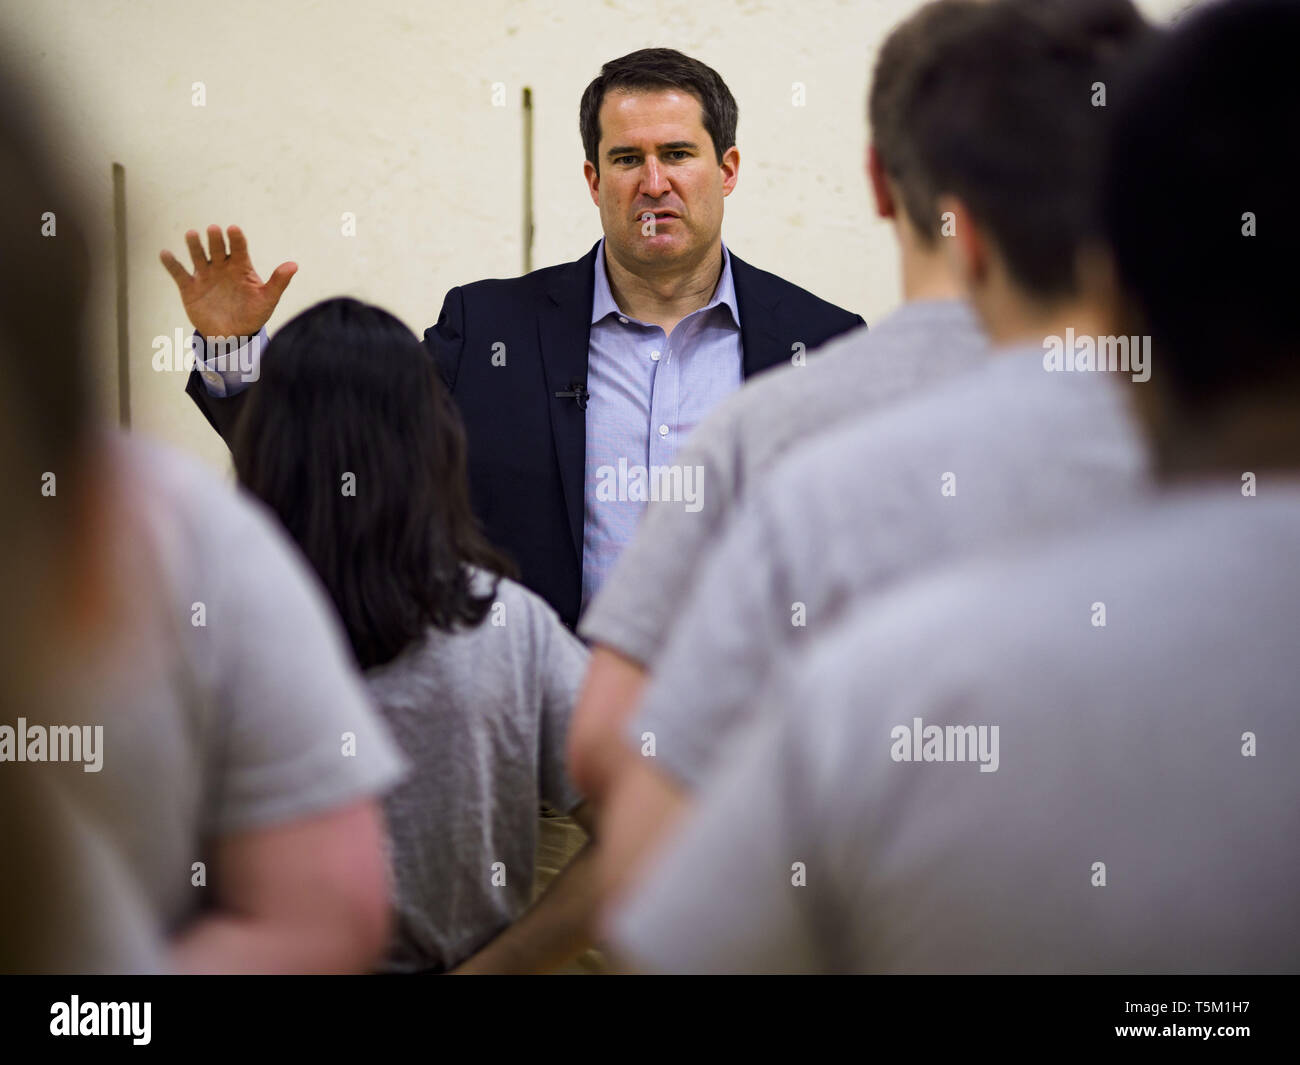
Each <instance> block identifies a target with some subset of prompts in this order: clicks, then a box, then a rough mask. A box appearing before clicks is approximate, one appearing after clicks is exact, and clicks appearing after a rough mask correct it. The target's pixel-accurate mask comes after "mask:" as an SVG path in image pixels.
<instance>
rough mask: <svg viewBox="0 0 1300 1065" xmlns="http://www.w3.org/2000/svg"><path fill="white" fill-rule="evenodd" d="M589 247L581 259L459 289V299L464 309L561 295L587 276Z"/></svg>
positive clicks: (591, 261)
mask: <svg viewBox="0 0 1300 1065" xmlns="http://www.w3.org/2000/svg"><path fill="white" fill-rule="evenodd" d="M595 253H596V249H595V247H593V248H592V249H591V251H589V252H588V253H587V254H586V255H584V256H583V257H582V258H581V259H575V260H574V261H573V262H568V263H559V264H557V265H555V266H543V267H541V268H540V269H538V270H532V271H530V272H529V273H526V274H520V275H519V276H518V277H489V278H484V279H482V280H481V281H471V282H469V283H468V284H465V285H460V286H459V288H460V291H461V296H462V298H463V299H464V300H465V302H466V304H467V305H470V304H472V305H478V304H480V303H485V304H492V305H495V304H498V303H501V302H503V301H510V302H516V301H519V300H526V299H531V298H532V297H534V296H540V295H542V294H544V293H547V292H553V291H563V290H565V289H566V288H569V287H572V286H573V285H575V284H580V283H581V281H582V280H583V277H584V276H585V275H584V270H585V271H586V273H588V274H589V273H590V272H591V270H592V267H593V265H594V262H595Z"/></svg>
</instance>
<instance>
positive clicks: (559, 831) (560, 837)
mask: <svg viewBox="0 0 1300 1065" xmlns="http://www.w3.org/2000/svg"><path fill="white" fill-rule="evenodd" d="M586 842H587V833H586V832H584V831H583V830H582V826H581V825H579V824H578V822H577V821H575V820H573V818H571V817H566V816H565V815H564V814H560V813H556V812H555V811H554V810H551V809H549V808H548V807H543V808H542V814H541V822H540V824H539V825H538V833H537V863H536V866H535V867H534V869H533V898H534V899H536V898H537V896H538V895H540V894H541V893H542V892H543V891H545V890H546V887H547V885H548V884H550V882H551V881H552V880H554V879H555V877H556V876H557V875H558V874H559V872H560V870H561V869H563V868H564V867H565V866H566V865H568V864H569V862H570V861H571V860H572V859H573V856H574V855H575V854H577V853H578V851H580V850H582V845H583V844H584V843H586ZM608 971H609V966H608V964H607V962H606V961H605V959H604V957H603V956H602V955H601V954H600V952H599V951H596V950H589V951H587V952H586V953H585V954H581V955H579V956H578V957H577V958H575V959H574V960H573V961H572V962H571V963H570V964H569V965H567V966H566V967H565V968H563V969H560V970H559V972H560V973H568V974H575V975H576V974H582V973H605V972H608Z"/></svg>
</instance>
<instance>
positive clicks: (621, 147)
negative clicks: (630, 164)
mask: <svg viewBox="0 0 1300 1065" xmlns="http://www.w3.org/2000/svg"><path fill="white" fill-rule="evenodd" d="M683 148H687V149H690V150H691V151H699V148H700V146H699V145H698V144H696V143H695V142H694V141H665V142H664V143H663V144H656V145H655V150H656V151H660V152H672V151H678V150H680V149H683ZM640 153H641V149H640V148H637V147H635V146H634V145H630V144H616V145H615V146H614V147H613V148H611V149H610V150H609V151H607V152H606V153H605V158H606V159H614V158H616V157H618V156H620V155H639V154H640Z"/></svg>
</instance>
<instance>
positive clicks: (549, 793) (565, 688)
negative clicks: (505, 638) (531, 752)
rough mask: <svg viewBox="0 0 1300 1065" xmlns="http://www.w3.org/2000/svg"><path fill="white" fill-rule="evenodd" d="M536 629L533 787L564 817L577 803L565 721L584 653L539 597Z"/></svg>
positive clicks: (583, 670)
mask: <svg viewBox="0 0 1300 1065" xmlns="http://www.w3.org/2000/svg"><path fill="white" fill-rule="evenodd" d="M534 608H535V612H536V617H535V620H534V624H535V625H536V626H537V627H538V638H537V640H536V643H535V646H536V647H537V654H538V659H537V663H536V668H537V671H538V675H539V676H540V677H541V678H542V714H541V734H540V741H539V743H538V752H537V757H538V765H537V774H538V786H539V788H540V790H541V798H542V799H544V800H545V801H546V802H547V803H549V804H550V805H551V806H552V807H554V808H555V809H557V810H561V811H564V812H565V813H567V812H569V811H570V810H572V809H573V808H574V807H575V806H578V805H579V804H580V803H581V802H582V798H583V797H582V794H581V793H580V792H579V791H578V789H577V788H576V787H575V786H574V783H573V780H572V779H571V778H570V776H569V770H568V765H567V762H566V752H567V747H568V735H569V719H570V718H571V717H572V715H573V706H574V704H575V703H576V702H577V700H578V691H579V689H580V688H581V687H582V682H583V679H584V678H585V677H586V675H587V659H588V651H587V648H586V647H584V646H583V644H582V641H581V640H579V639H578V638H577V637H576V636H574V635H573V633H571V632H570V631H569V630H568V629H566V628H565V627H564V625H563V624H562V623H561V621H560V619H559V618H558V617H557V616H556V614H555V612H554V611H553V610H551V608H550V607H549V606H547V605H546V604H545V603H543V602H542V601H541V600H540V599H538V600H536V602H535V603H534Z"/></svg>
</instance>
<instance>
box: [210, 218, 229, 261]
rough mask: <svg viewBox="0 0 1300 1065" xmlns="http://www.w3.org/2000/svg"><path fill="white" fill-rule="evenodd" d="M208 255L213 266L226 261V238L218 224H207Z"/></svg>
mask: <svg viewBox="0 0 1300 1065" xmlns="http://www.w3.org/2000/svg"><path fill="white" fill-rule="evenodd" d="M208 256H209V258H211V259H212V265H213V266H219V265H220V264H221V263H224V262H225V261H226V238H225V236H224V235H223V234H222V232H221V227H220V226H208Z"/></svg>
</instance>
